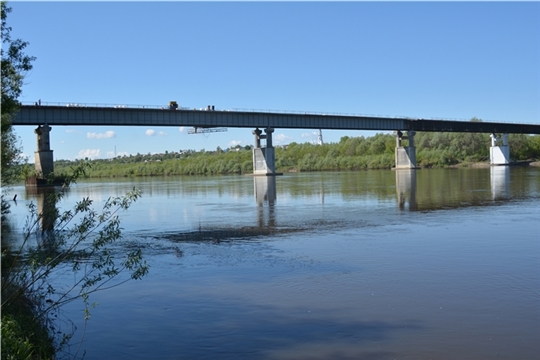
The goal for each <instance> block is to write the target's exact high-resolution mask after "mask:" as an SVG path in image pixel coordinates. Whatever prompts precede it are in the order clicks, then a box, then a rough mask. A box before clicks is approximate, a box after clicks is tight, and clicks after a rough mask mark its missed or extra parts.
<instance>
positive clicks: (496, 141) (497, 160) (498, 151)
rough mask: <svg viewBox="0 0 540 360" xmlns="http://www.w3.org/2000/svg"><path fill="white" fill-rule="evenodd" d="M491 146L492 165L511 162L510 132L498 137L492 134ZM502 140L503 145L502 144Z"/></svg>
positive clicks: (490, 159)
mask: <svg viewBox="0 0 540 360" xmlns="http://www.w3.org/2000/svg"><path fill="white" fill-rule="evenodd" d="M490 137H491V147H490V148H489V163H490V164H491V165H508V164H510V147H509V146H508V134H503V135H502V137H497V135H495V134H491V135H490ZM501 140H502V145H501V144H500V142H501Z"/></svg>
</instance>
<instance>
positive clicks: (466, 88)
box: [8, 2, 540, 162]
mask: <svg viewBox="0 0 540 360" xmlns="http://www.w3.org/2000/svg"><path fill="white" fill-rule="evenodd" d="M8 4H9V6H11V7H12V9H13V11H12V12H11V13H10V14H9V16H8V24H9V25H10V26H11V27H12V28H13V31H12V35H13V37H14V38H21V39H23V40H25V41H28V42H29V43H30V45H29V46H28V47H27V49H26V52H27V54H29V55H33V56H36V57H37V60H36V61H35V62H34V69H33V70H32V71H31V72H30V73H28V74H27V77H26V85H25V86H24V89H23V97H22V98H21V101H23V102H35V101H37V100H38V99H41V101H42V102H43V103H57V102H60V103H68V102H70V103H79V104H96V103H98V104H112V105H130V104H134V105H166V104H167V103H168V101H169V100H176V101H178V103H179V104H180V105H181V106H187V107H196V108H201V107H205V106H206V105H209V104H210V105H215V107H216V109H260V110H279V111H310V112H329V113H349V114H367V115H385V116H386V115H389V116H410V117H424V118H445V119H460V120H469V119H471V118H472V117H478V118H481V119H483V120H484V121H506V122H519V123H540V3H538V2H524V3H516V2H506V3H499V2H490V3H485V2H475V3H462V2H444V3H443V2H429V3H426V2H414V3H408V2H393V3H384V2H341V3H333V2H325V3H320V2H309V3H307V2H295V3H289V2H265V3H260V2H251V3H244V2H235V3H221V2H213V3H209V2H10V3H8ZM251 130H252V129H229V131H228V132H223V133H215V134H210V135H209V136H204V135H188V134H187V129H180V128H178V127H176V128H172V127H166V128H148V127H125V128H124V127H113V126H103V127H59V126H56V127H54V128H53V131H52V132H51V147H52V149H53V150H54V156H55V159H70V160H73V159H76V158H81V157H86V156H88V157H91V158H108V157H111V156H112V155H113V154H114V151H115V149H116V153H117V154H118V155H123V154H136V153H137V152H139V153H143V154H146V153H159V152H165V151H166V150H168V151H178V150H180V149H195V150H200V149H203V148H204V149H206V150H214V149H215V148H216V147H217V146H220V147H221V148H227V147H229V146H231V145H235V144H240V145H242V146H243V145H248V144H252V142H253V135H252V134H251ZM314 131H315V129H306V130H286V129H276V132H275V133H274V139H275V141H274V142H275V143H276V144H287V143H290V142H293V141H296V142H307V141H314V140H316V136H315V135H313V132H314ZM16 132H17V134H18V135H19V136H20V137H21V139H22V143H23V149H24V153H25V154H27V155H29V156H30V162H33V152H34V151H35V143H36V140H35V135H34V133H33V128H31V127H16ZM344 135H349V136H358V135H365V136H370V135H373V133H368V132H343V131H324V132H323V136H324V140H325V142H337V141H339V139H340V137H341V136H344ZM486 146H487V145H486Z"/></svg>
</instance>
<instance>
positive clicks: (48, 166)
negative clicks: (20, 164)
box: [34, 124, 54, 179]
mask: <svg viewBox="0 0 540 360" xmlns="http://www.w3.org/2000/svg"><path fill="white" fill-rule="evenodd" d="M34 132H35V133H36V135H37V151H35V152H34V160H35V169H36V173H37V177H38V178H41V179H45V178H47V176H49V175H50V174H52V173H53V172H54V160H53V151H52V150H51V142H50V138H49V133H50V132H51V127H50V126H49V125H47V124H45V125H43V126H41V125H39V126H38V127H37V129H35V130H34Z"/></svg>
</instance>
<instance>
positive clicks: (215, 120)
mask: <svg viewBox="0 0 540 360" xmlns="http://www.w3.org/2000/svg"><path fill="white" fill-rule="evenodd" d="M12 124H13V125H30V126H38V128H37V129H36V130H35V132H36V134H37V136H38V151H36V153H35V154H36V155H35V158H36V170H37V172H38V173H42V174H47V173H50V172H52V166H53V165H52V163H53V158H52V150H51V149H50V144H49V132H50V126H51V125H52V126H66V125H69V126H191V127H194V128H217V127H231V128H252V129H254V130H253V135H254V136H255V148H254V149H253V167H254V174H255V175H275V174H276V173H275V166H274V163H275V162H274V148H273V146H272V133H273V131H274V130H273V129H275V128H284V129H286V128H289V129H331V130H387V131H394V132H395V134H396V168H397V169H400V168H408V169H410V168H416V150H415V146H414V134H415V132H416V131H432V132H477V133H490V134H492V135H491V138H492V144H491V145H492V146H491V156H490V159H491V164H494V165H495V164H497V165H499V164H502V165H504V164H508V163H509V162H510V153H509V147H508V134H510V133H521V134H540V125H536V124H513V123H502V122H472V121H457V120H450V119H416V118H408V117H378V116H364V115H342V114H320V113H308V112H305V113H299V112H270V111H268V112H263V111H245V110H215V108H214V107H213V106H208V107H207V108H205V109H200V110H197V109H188V108H172V109H169V108H160V107H145V106H134V107H131V106H130V107H124V106H82V105H73V104H66V105H41V104H35V105H23V106H21V109H20V111H19V112H18V114H17V115H16V116H15V118H14V119H13V121H12ZM260 129H263V130H264V132H265V134H264V135H263V130H260ZM405 132H406V133H407V134H406V135H405V134H404V133H405ZM500 134H502V136H500ZM262 139H265V140H266V146H263V147H261V140H262ZM402 140H408V144H407V146H402ZM501 141H502V144H501Z"/></svg>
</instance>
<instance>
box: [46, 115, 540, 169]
mask: <svg viewBox="0 0 540 360" xmlns="http://www.w3.org/2000/svg"><path fill="white" fill-rule="evenodd" d="M471 121H481V120H479V119H476V118H473V119H472V120H471ZM404 142H405V145H407V144H406V143H407V140H404ZM415 144H416V157H417V165H418V166H420V167H445V166H454V165H459V164H462V165H467V164H471V163H476V162H487V161H489V147H490V144H491V140H490V137H489V134H479V133H438V132H434V133H431V132H418V133H417V134H416V137H415ZM509 145H510V153H511V155H512V158H513V159H515V160H526V159H538V158H540V136H538V135H536V136H528V135H520V134H510V136H509ZM395 146H396V139H395V137H394V135H391V134H382V133H380V134H376V135H375V136H372V137H368V138H365V137H363V136H359V137H349V136H344V137H342V138H341V140H340V141H339V143H331V144H323V145H314V144H310V143H303V144H298V143H296V142H293V143H291V144H289V145H288V146H287V147H276V149H275V161H276V170H277V171H279V172H288V171H304V172H306V171H339V170H351V171H355V170H367V169H390V168H392V167H393V166H394V165H395V164H394V162H395V157H394V152H395ZM79 162H80V161H79ZM74 163H75V164H77V162H71V161H66V160H60V161H56V162H55V169H56V173H57V174H62V173H63V172H64V171H66V170H67V169H69V168H70V167H71V166H73V164H74ZM91 164H92V168H91V169H89V170H88V173H87V175H88V176H89V177H135V176H169V175H224V174H248V173H252V172H253V160H252V151H251V149H249V148H248V149H246V148H242V147H240V146H237V147H234V148H230V149H227V150H221V149H218V150H217V151H215V152H210V151H204V150H202V151H199V152H197V151H194V150H188V151H182V152H178V153H177V152H167V153H166V154H158V155H141V154H137V155H131V156H123V157H117V158H114V159H108V160H92V161H91Z"/></svg>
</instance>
